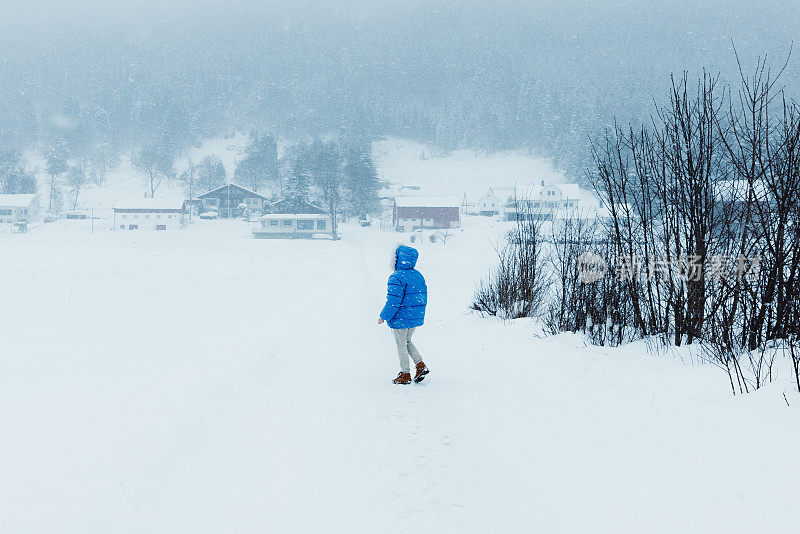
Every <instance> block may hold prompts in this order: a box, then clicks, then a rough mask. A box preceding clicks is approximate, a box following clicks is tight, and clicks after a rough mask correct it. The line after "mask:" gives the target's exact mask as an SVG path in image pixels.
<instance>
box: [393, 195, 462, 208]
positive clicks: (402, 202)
mask: <svg viewBox="0 0 800 534" xmlns="http://www.w3.org/2000/svg"><path fill="white" fill-rule="evenodd" d="M463 202H464V197H463V196H462V195H414V196H403V197H394V203H395V206H397V207H398V208H460V207H461V204H463Z"/></svg>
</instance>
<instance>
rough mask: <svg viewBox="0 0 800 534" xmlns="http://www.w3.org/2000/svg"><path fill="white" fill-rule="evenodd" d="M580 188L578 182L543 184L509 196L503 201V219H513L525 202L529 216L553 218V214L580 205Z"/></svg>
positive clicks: (543, 218)
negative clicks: (514, 195) (516, 195)
mask: <svg viewBox="0 0 800 534" xmlns="http://www.w3.org/2000/svg"><path fill="white" fill-rule="evenodd" d="M581 197H582V195H581V188H580V186H578V184H544V182H542V184H541V185H538V186H536V187H534V188H533V189H532V190H530V191H528V192H527V193H526V194H525V195H522V196H520V197H519V198H516V197H513V196H512V197H509V199H508V200H507V201H506V203H505V207H504V213H505V220H507V221H515V220H517V218H518V217H519V214H518V211H519V210H520V209H521V205H522V204H526V205H527V206H526V207H527V208H528V211H529V212H530V214H531V217H533V218H534V219H540V220H548V221H549V220H553V217H554V215H555V214H565V213H569V212H571V211H576V210H578V209H579V208H580V207H581Z"/></svg>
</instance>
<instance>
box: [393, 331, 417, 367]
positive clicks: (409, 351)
mask: <svg viewBox="0 0 800 534" xmlns="http://www.w3.org/2000/svg"><path fill="white" fill-rule="evenodd" d="M414 330H416V328H397V329H392V333H393V334H394V342H395V343H397V356H398V357H399V358H400V370H401V371H402V372H404V373H410V372H411V368H410V367H409V366H408V357H409V356H411V359H412V360H414V363H415V364H416V363H419V362H421V361H422V356H420V354H419V351H418V350H417V347H415V346H414V344H413V343H412V342H411V336H413V335H414Z"/></svg>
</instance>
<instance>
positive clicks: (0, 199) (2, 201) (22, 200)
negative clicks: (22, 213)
mask: <svg viewBox="0 0 800 534" xmlns="http://www.w3.org/2000/svg"><path fill="white" fill-rule="evenodd" d="M34 198H36V195H34V194H19V195H17V194H14V195H6V194H3V195H0V206H3V207H7V208H27V207H28V206H30V205H31V202H33V199H34Z"/></svg>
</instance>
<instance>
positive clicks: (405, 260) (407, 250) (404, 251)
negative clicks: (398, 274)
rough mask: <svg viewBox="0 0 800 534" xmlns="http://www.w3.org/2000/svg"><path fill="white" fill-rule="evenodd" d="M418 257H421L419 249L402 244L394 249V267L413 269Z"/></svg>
mask: <svg viewBox="0 0 800 534" xmlns="http://www.w3.org/2000/svg"><path fill="white" fill-rule="evenodd" d="M417 258H419V252H417V249H415V248H412V247H407V246H405V245H400V246H399V247H397V250H395V251H394V268H395V269H397V270H400V269H403V270H408V269H413V268H414V267H415V266H416V265H417Z"/></svg>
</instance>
